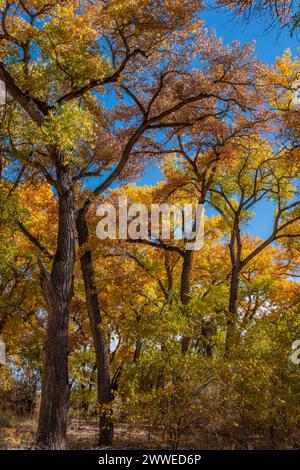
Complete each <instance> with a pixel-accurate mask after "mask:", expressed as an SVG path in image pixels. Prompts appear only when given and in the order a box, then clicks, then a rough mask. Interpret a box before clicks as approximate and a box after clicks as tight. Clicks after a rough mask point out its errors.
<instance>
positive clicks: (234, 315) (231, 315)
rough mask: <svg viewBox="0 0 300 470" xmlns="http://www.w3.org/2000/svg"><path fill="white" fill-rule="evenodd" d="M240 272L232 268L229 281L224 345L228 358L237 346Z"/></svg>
mask: <svg viewBox="0 0 300 470" xmlns="http://www.w3.org/2000/svg"><path fill="white" fill-rule="evenodd" d="M239 281H240V272H239V269H238V268H237V267H235V266H234V267H233V269H232V272H231V280H230V296H229V312H228V316H227V335H226V343H225V357H229V356H230V354H231V353H232V351H233V349H234V347H235V345H236V344H237V339H238V338H237V335H238V332H237V322H238V297H239Z"/></svg>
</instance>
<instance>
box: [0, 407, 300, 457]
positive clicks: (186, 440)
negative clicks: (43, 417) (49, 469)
mask: <svg viewBox="0 0 300 470" xmlns="http://www.w3.org/2000/svg"><path fill="white" fill-rule="evenodd" d="M36 428H37V418H36V417H35V416H29V417H28V416H27V417H24V416H23V417H12V416H9V418H7V417H4V416H3V415H2V416H1V419H0V449H28V450H29V449H31V448H32V446H33V443H34V436H35V432H36ZM97 436H98V427H97V422H96V421H95V422H87V421H83V420H78V419H75V418H72V420H71V422H70V426H69V429H68V449H72V450H80V449H98V448H99V447H98V446H97ZM299 447H300V435H299V436H297V437H296V438H295V436H293V438H291V439H289V440H288V441H286V442H280V443H279V442H276V441H273V442H271V441H270V440H269V439H266V436H262V435H255V434H252V435H251V436H249V435H248V437H247V438H245V437H244V436H239V435H238V434H236V435H235V436H232V435H230V433H228V431H223V432H221V433H220V432H219V433H207V432H204V431H202V432H197V433H188V435H187V436H183V437H182V439H181V441H180V445H179V449H180V448H181V449H195V450H197V449H198V450H199V449H201V450H204V449H224V450H226V449H229V450H230V449H231V450H235V449H249V450H251V449H297V448H299ZM171 448H172V447H171V443H170V442H168V440H167V439H162V437H161V436H156V435H154V434H152V435H151V436H150V437H149V435H148V433H147V430H146V429H140V428H136V429H132V428H131V427H129V426H128V425H126V424H120V425H118V426H116V428H115V439H114V445H113V447H111V449H122V450H126V449H171Z"/></svg>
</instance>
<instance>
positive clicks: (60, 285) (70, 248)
mask: <svg viewBox="0 0 300 470" xmlns="http://www.w3.org/2000/svg"><path fill="white" fill-rule="evenodd" d="M58 201H59V220H58V238H57V249H56V253H55V257H54V261H53V266H52V272H51V275H49V274H48V273H47V271H46V270H45V268H44V266H43V265H42V263H41V262H40V263H39V264H40V272H41V286H42V290H43V294H44V297H45V300H46V304H47V310H48V323H47V332H46V340H45V360H44V370H43V384H42V396H41V406H40V414H39V423H38V431H37V438H36V445H37V447H38V448H48V449H65V447H66V432H67V422H68V405H69V380H68V319H69V318H68V317H69V315H68V309H69V303H70V300H71V297H72V292H73V269H74V260H75V217H74V216H75V208H74V194H73V188H72V181H71V177H70V175H69V174H68V173H67V171H64V172H63V173H61V174H60V175H59V177H58Z"/></svg>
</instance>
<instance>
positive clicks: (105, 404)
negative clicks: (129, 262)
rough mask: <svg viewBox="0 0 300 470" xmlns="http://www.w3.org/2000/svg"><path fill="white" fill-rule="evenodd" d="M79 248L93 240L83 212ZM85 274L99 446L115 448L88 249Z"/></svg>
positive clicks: (102, 337)
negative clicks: (96, 393)
mask: <svg viewBox="0 0 300 470" xmlns="http://www.w3.org/2000/svg"><path fill="white" fill-rule="evenodd" d="M76 227H77V233H78V241H79V246H80V247H82V246H83V245H84V244H85V243H87V241H88V239H89V230H88V224H87V220H86V211H85V209H84V208H82V209H81V210H80V211H78V214H77V218H76ZM80 262H81V270H82V275H83V279H84V286H85V296H86V304H87V311H88V315H89V320H90V325H91V331H92V336H93V342H94V348H95V354H96V364H97V385H98V401H99V406H100V418H99V444H100V445H111V444H112V440H113V435H114V428H113V421H112V410H111V401H112V394H111V380H110V365H109V352H108V346H107V344H106V340H105V335H104V333H103V331H102V330H101V328H100V326H101V323H102V318H101V311H100V305H99V299H98V295H97V291H96V286H95V282H94V277H95V272H94V267H93V261H92V255H91V252H90V250H89V249H85V250H84V252H83V253H82V255H81V258H80Z"/></svg>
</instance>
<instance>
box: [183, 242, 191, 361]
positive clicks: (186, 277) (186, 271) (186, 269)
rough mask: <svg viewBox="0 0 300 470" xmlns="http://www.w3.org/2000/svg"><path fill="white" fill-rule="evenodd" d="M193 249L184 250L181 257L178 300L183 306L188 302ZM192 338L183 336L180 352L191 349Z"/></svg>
mask: <svg viewBox="0 0 300 470" xmlns="http://www.w3.org/2000/svg"><path fill="white" fill-rule="evenodd" d="M193 253H194V252H193V251H186V252H185V254H184V258H183V266H182V271H181V286H180V300H181V303H182V305H183V306H184V307H187V305H188V304H189V302H190V281H191V269H192V264H193ZM191 346H192V338H189V337H186V336H184V337H183V338H182V341H181V347H182V352H183V353H187V352H189V350H190V349H191Z"/></svg>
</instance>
